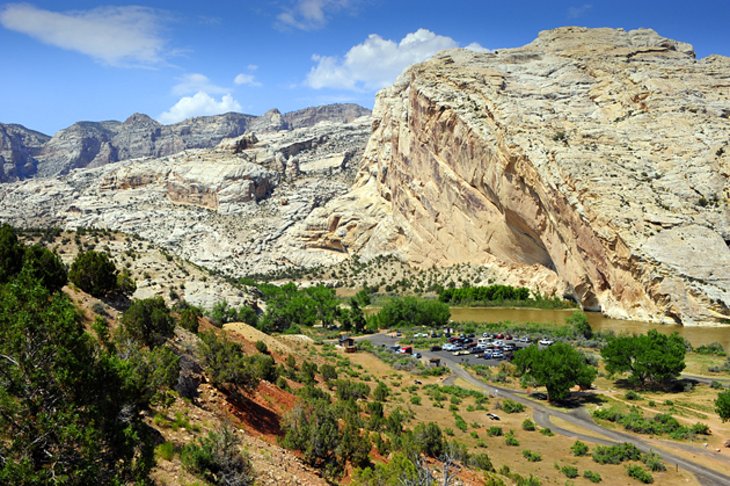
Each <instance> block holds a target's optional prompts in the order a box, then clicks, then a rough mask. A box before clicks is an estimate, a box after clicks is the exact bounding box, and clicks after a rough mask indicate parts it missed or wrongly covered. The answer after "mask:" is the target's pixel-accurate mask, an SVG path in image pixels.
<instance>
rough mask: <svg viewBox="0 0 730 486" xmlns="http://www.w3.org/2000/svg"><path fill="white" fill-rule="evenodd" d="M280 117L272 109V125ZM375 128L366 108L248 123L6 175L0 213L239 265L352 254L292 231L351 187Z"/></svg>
mask: <svg viewBox="0 0 730 486" xmlns="http://www.w3.org/2000/svg"><path fill="white" fill-rule="evenodd" d="M328 116H332V115H328ZM279 117H280V114H279V115H276V113H274V112H270V113H269V115H268V116H267V120H268V121H267V122H266V126H270V124H269V122H273V123H276V118H279ZM263 118H264V117H262V119H263ZM128 121H129V120H128ZM125 123H127V122H125ZM130 123H134V124H137V125H145V124H149V123H150V122H149V120H148V119H144V118H139V119H138V120H136V121H133V122H130ZM152 123H154V122H152ZM369 135H370V118H369V117H367V116H366V117H361V118H358V119H355V120H353V121H351V122H349V123H344V122H331V121H319V122H318V123H316V124H315V125H314V126H311V127H304V128H298V129H294V130H288V129H285V130H279V131H264V132H261V133H255V134H254V133H252V132H247V133H245V134H243V135H241V136H238V137H235V138H230V139H224V140H223V141H221V142H220V144H219V145H218V146H216V147H214V148H212V149H200V148H198V149H186V150H183V151H182V152H178V153H176V154H172V155H167V156H163V157H157V158H152V157H147V158H137V159H130V160H126V161H121V162H118V163H114V164H102V165H100V166H99V167H95V168H89V167H86V168H81V169H76V170H71V171H69V173H68V174H64V175H59V176H54V177H48V178H32V179H29V180H25V181H19V182H15V183H10V184H1V185H0V221H9V222H11V223H12V224H14V225H16V226H19V227H48V226H58V227H62V228H68V229H74V228H78V227H96V228H105V229H111V230H118V231H122V232H124V233H127V234H131V235H139V236H140V237H142V238H144V239H146V240H148V241H151V242H154V243H155V244H156V245H159V246H161V247H162V248H164V249H166V250H167V251H169V252H171V253H173V254H175V255H179V256H181V257H183V258H185V259H187V260H189V261H192V262H194V263H196V264H198V265H201V266H205V267H208V268H210V269H215V270H216V271H221V272H224V273H228V274H234V275H245V274H251V273H264V272H271V271H273V270H277V269H281V268H283V267H287V266H289V267H291V266H301V265H308V266H311V265H318V264H322V263H329V262H332V261H333V260H335V259H343V258H345V257H346V255H344V254H341V253H337V254H336V255H335V256H334V257H333V254H332V252H331V251H328V250H324V249H321V248H313V249H310V250H309V251H303V248H302V246H301V243H300V242H299V241H298V240H297V239H296V238H293V237H292V236H291V234H292V232H294V230H295V228H296V227H297V225H298V224H299V223H300V222H301V221H304V220H305V219H306V218H307V216H308V215H309V214H310V213H311V211H312V210H314V209H315V208H318V207H321V206H322V205H324V204H325V203H327V202H328V201H329V200H330V199H332V198H333V197H336V196H339V195H342V194H344V193H346V192H347V191H348V189H349V188H350V187H351V185H352V182H353V180H354V175H355V173H356V171H357V165H356V163H355V162H356V161H358V160H360V158H361V157H362V152H363V149H364V148H365V144H366V143H367V139H368V137H369ZM134 138H135V137H133V136H130V140H132V139H134ZM137 139H138V140H139V137H137ZM133 145H134V144H132V143H130V146H133ZM195 285H198V286H197V287H194V285H193V284H190V285H188V283H186V291H185V293H186V295H188V296H190V295H194V296H196V297H195V299H197V301H202V300H204V299H203V297H200V295H203V293H204V292H203V290H205V289H204V288H205V284H202V283H199V284H195ZM211 293H212V292H210V291H209V292H208V294H206V295H209V294H211ZM190 298H193V297H190ZM205 299H208V297H205ZM208 300H209V299H208ZM208 303H209V302H208Z"/></svg>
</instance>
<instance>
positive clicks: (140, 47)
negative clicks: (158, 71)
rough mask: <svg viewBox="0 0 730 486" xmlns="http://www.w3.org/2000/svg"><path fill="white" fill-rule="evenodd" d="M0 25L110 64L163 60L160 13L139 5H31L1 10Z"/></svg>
mask: <svg viewBox="0 0 730 486" xmlns="http://www.w3.org/2000/svg"><path fill="white" fill-rule="evenodd" d="M0 24H1V25H2V26H3V27H5V28H6V29H9V30H13V31H16V32H20V33H23V34H26V35H28V36H30V37H32V38H34V39H37V40H39V41H41V42H43V43H46V44H49V45H52V46H56V47H60V48H62V49H66V50H69V51H76V52H80V53H82V54H85V55H87V56H90V57H92V58H93V59H95V60H97V61H99V62H102V63H105V64H109V65H114V66H120V65H147V66H149V65H154V64H159V63H161V62H162V61H163V49H164V47H165V41H164V40H163V39H162V37H161V35H160V14H159V11H156V10H153V9H150V8H146V7H137V6H123V7H99V8H95V9H93V10H83V11H69V12H62V13H61V12H53V11H50V10H44V9H41V8H37V7H34V6H33V5H29V4H8V5H6V6H4V7H2V9H0Z"/></svg>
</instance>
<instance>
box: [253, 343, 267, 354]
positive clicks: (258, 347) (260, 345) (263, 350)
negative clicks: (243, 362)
mask: <svg viewBox="0 0 730 486" xmlns="http://www.w3.org/2000/svg"><path fill="white" fill-rule="evenodd" d="M255 346H256V351H258V352H259V353H263V354H269V347H268V346H266V343H265V342H263V341H256V344H255Z"/></svg>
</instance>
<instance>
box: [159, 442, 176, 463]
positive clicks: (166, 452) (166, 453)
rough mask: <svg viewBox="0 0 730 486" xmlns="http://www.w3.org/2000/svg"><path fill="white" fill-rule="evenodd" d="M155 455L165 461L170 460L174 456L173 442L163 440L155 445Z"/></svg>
mask: <svg viewBox="0 0 730 486" xmlns="http://www.w3.org/2000/svg"><path fill="white" fill-rule="evenodd" d="M155 456H157V457H159V458H161V459H164V460H166V461H171V460H172V458H173V457H175V444H173V443H172V442H163V443H162V444H160V445H158V446H157V447H155Z"/></svg>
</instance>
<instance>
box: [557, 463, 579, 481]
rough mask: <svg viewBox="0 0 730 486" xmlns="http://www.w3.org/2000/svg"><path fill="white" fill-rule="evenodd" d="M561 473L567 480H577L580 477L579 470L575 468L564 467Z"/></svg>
mask: <svg viewBox="0 0 730 486" xmlns="http://www.w3.org/2000/svg"><path fill="white" fill-rule="evenodd" d="M560 472H562V473H563V474H564V475H565V477H566V478H570V479H575V478H577V477H578V468H576V467H574V466H563V467H561V468H560Z"/></svg>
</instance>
